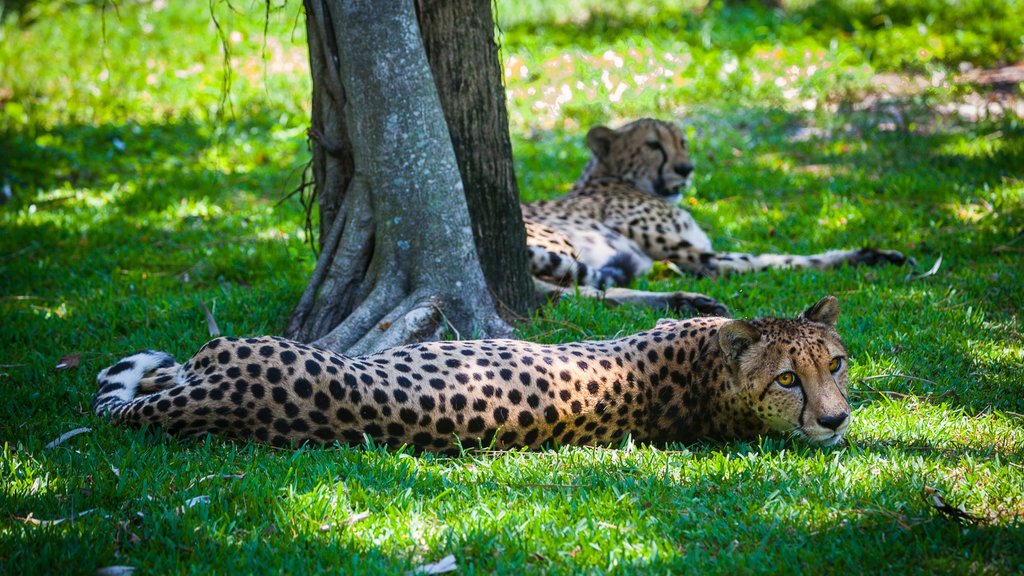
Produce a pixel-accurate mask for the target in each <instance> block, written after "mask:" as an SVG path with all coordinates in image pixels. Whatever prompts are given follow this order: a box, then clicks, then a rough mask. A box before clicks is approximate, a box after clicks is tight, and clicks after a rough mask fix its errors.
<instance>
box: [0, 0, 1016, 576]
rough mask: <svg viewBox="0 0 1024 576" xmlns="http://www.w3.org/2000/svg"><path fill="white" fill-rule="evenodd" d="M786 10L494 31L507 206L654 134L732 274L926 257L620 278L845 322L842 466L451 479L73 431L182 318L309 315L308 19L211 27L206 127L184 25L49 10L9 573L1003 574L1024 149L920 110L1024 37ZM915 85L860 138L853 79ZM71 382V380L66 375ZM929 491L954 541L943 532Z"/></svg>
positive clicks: (595, 470)
mask: <svg viewBox="0 0 1024 576" xmlns="http://www.w3.org/2000/svg"><path fill="white" fill-rule="evenodd" d="M784 4H785V5H787V6H788V7H789V11H771V10H765V9H762V8H761V7H760V6H759V5H757V3H750V5H749V6H748V5H746V4H743V5H740V4H735V3H729V5H725V4H721V3H718V2H711V3H707V2H702V1H701V2H691V1H689V0H684V1H681V2H676V1H669V2H662V3H653V4H652V3H636V2H627V3H619V4H616V5H615V6H610V5H608V3H600V2H591V1H589V0H587V1H584V2H563V3H558V2H555V3H551V2H527V3H515V5H514V6H513V5H512V4H511V3H507V2H500V3H499V4H498V16H499V24H500V25H501V28H502V30H503V33H502V34H501V35H499V40H500V42H501V44H502V53H501V54H502V61H503V65H504V69H505V82H506V89H507V93H508V97H509V110H510V121H511V131H512V138H513V144H514V149H515V156H516V157H515V160H516V169H517V175H518V178H519V182H520V187H521V190H522V196H523V198H524V199H525V200H532V199H538V198H549V197H553V196H557V195H559V194H561V193H564V192H565V191H567V190H568V189H569V187H570V186H571V182H572V181H573V180H574V179H575V176H576V175H577V174H578V173H579V172H580V171H581V170H582V167H583V165H584V164H585V162H586V159H587V156H588V152H587V150H586V148H585V146H584V144H583V135H584V133H585V131H586V129H587V128H589V127H590V126H592V125H593V124H595V123H599V122H600V123H611V124H616V123H618V122H620V121H622V120H628V119H632V118H634V117H637V116H656V117H661V118H666V119H674V120H677V121H680V122H682V123H683V124H684V125H685V128H686V130H687V134H688V136H689V138H690V142H691V145H692V150H693V152H692V153H693V157H694V160H695V161H696V164H697V174H696V177H695V185H694V187H693V188H691V189H690V190H688V191H687V192H686V198H685V200H684V202H685V206H687V207H688V208H689V209H690V210H691V211H692V212H693V213H694V215H695V216H696V217H697V219H698V221H699V222H701V224H702V225H703V226H704V227H705V228H706V229H707V230H708V232H709V234H710V235H711V237H712V239H713V241H714V243H715V245H716V246H717V247H718V248H720V249H723V250H744V251H793V252H816V251H823V250H828V249H831V248H837V247H859V246H863V245H867V244H870V245H875V246H879V247H885V248H895V249H899V250H903V251H905V252H907V253H909V254H910V255H912V256H914V257H915V258H916V259H917V260H918V262H919V265H918V267H917V268H916V269H915V270H914V271H915V272H918V273H920V272H924V271H926V270H927V269H928V268H930V267H931V266H932V264H933V263H935V262H936V261H937V259H938V257H939V256H942V259H943V260H942V265H941V266H940V267H939V268H938V270H937V271H936V273H935V274H933V275H930V276H926V277H915V276H911V275H910V272H911V270H908V269H905V268H879V269H839V270H834V271H828V272H821V271H804V272H793V271H771V272H765V273H762V274H757V275H749V276H736V277H729V278H722V279H714V280H712V279H700V280H697V279H692V278H685V277H676V276H674V275H672V274H671V273H669V272H667V271H664V270H663V271H661V272H659V273H658V274H656V275H653V276H652V277H650V278H642V279H638V280H637V281H636V282H635V284H634V285H635V287H637V288H642V289H653V290H689V291H697V292H704V293H707V294H709V295H712V296H714V297H716V298H718V299H720V300H722V301H724V302H726V303H727V304H728V305H729V306H730V308H731V309H732V310H733V312H734V313H735V314H736V315H739V316H743V317H750V316H760V315H793V314H795V313H797V312H798V311H800V310H801V309H803V308H804V307H806V306H807V305H809V304H810V303H812V302H814V301H815V300H817V298H819V297H820V296H821V295H823V294H826V293H832V294H836V295H837V296H838V297H839V298H840V300H841V302H842V313H841V315H840V320H839V328H840V331H841V332H842V334H843V337H844V341H845V343H846V345H847V347H848V349H849V352H850V355H851V360H852V362H851V381H852V387H853V391H852V393H851V399H852V401H853V404H854V418H855V425H854V426H853V428H851V432H850V439H851V443H850V445H849V446H845V447H840V448H837V449H833V450H816V449H812V448H808V447H806V446H803V445H801V444H799V443H796V442H790V441H784V440H777V439H763V440H760V441H754V442H737V443H731V444H717V443H699V444H695V445H691V446H669V447H658V448H654V447H648V446H638V445H635V444H634V443H633V442H632V441H627V442H624V443H623V444H622V445H621V446H612V447H603V448H595V447H584V448H580V447H565V448H561V449H559V450H555V451H543V452H510V453H498V454H480V453H467V454H465V455H463V456H460V457H458V458H440V457H435V456H431V455H421V456H413V455H410V454H408V453H395V452H387V451H384V450H381V449H379V448H355V449H347V448H346V449H304V450H299V451H279V450H272V449H269V448H266V447H260V446H254V445H241V444H233V443H228V442H224V441H222V440H220V439H216V438H207V439H201V440H182V439H173V438H166V437H164V436H162V435H161V434H159V433H156V432H147V431H137V430H126V429H121V428H115V427H111V426H109V425H107V424H105V423H103V422H101V421H98V420H97V419H95V418H94V417H93V415H92V414H91V412H90V410H89V405H90V402H91V400H92V395H93V393H94V390H95V382H94V378H95V374H96V372H97V371H98V370H99V369H100V368H102V367H104V366H106V365H108V364H110V363H111V362H113V361H115V360H116V359H117V358H118V357H119V356H120V355H122V354H124V353H127V352H131V351H133V350H138V349H145V348H159V349H164V350H167V351H168V352H171V353H172V354H174V355H176V356H177V357H178V358H185V357H187V356H189V355H190V354H192V353H193V352H194V351H195V350H196V349H197V348H198V347H199V346H200V345H201V344H202V343H203V341H204V340H205V339H206V338H207V337H208V332H207V326H206V321H205V318H204V316H203V313H202V311H201V308H200V307H199V302H203V303H205V304H206V305H207V306H208V307H209V308H210V309H211V310H212V311H213V313H214V315H215V317H216V319H217V322H218V324H219V326H220V328H221V330H222V331H223V332H224V333H225V334H228V335H238V336H241V335H252V334H267V333H271V334H272V333H280V331H281V330H282V327H283V326H284V323H285V320H286V318H287V315H288V312H289V311H290V309H291V307H292V305H293V304H294V303H295V302H296V301H297V300H298V298H299V295H300V294H301V291H302V289H303V288H304V285H305V278H306V277H307V276H308V274H309V273H310V271H311V270H312V266H313V258H312V254H311V251H310V249H309V247H308V245H307V244H306V242H305V240H306V239H305V237H304V232H303V215H302V210H301V207H300V206H299V205H298V203H297V202H296V201H294V200H289V201H285V202H280V200H281V199H282V198H283V197H284V196H285V195H286V194H287V193H288V192H289V191H290V190H291V189H293V188H294V187H295V185H296V184H297V183H298V180H299V175H300V173H301V170H302V167H303V166H304V164H305V162H306V161H307V159H308V154H309V153H308V150H307V147H306V144H305V130H306V125H307V123H308V116H309V108H310V106H309V78H308V63H307V60H306V55H305V40H304V26H303V22H302V19H301V13H300V11H301V6H300V5H299V4H291V3H289V4H285V6H284V8H280V9H279V8H277V7H276V6H272V10H271V20H270V23H269V26H268V34H267V36H266V38H264V36H263V29H264V28H263V11H264V10H265V8H266V6H265V5H264V4H261V3H254V4H252V5H232V6H228V5H227V4H222V3H215V4H214V7H213V11H214V14H216V16H217V20H218V22H219V24H220V26H221V29H222V31H223V38H224V41H226V42H227V43H228V46H229V48H230V51H231V54H230V59H231V60H230V64H231V65H230V69H231V71H232V74H231V88H230V91H229V92H227V96H228V97H227V99H225V92H224V89H223V88H224V80H225V75H224V72H225V68H224V64H223V54H222V52H221V51H220V46H221V38H220V37H219V36H218V33H217V30H216V25H214V24H213V23H212V21H211V16H210V11H209V8H208V7H207V6H206V5H205V4H201V5H193V4H190V3H171V2H159V1H158V2H144V3H118V6H117V9H116V10H114V9H113V8H112V5H111V4H109V3H108V4H105V6H107V8H106V12H105V14H106V31H105V33H104V26H103V18H102V16H101V15H102V13H103V12H102V11H101V10H100V8H98V7H90V6H86V7H65V9H64V10H58V9H56V8H52V6H53V5H51V4H48V3H45V2H44V3H42V4H37V5H36V6H35V7H33V8H31V9H30V10H36V11H37V12H30V14H35V15H36V16H38V17H39V19H38V20H37V21H36V22H35V23H34V24H32V25H31V26H29V27H27V28H19V27H18V26H17V25H15V22H14V21H13V20H11V21H8V22H5V23H3V24H2V25H0V186H6V187H8V188H9V189H10V190H11V193H12V197H11V199H10V200H9V201H8V202H7V203H6V204H4V205H3V206H2V207H0V228H2V230H3V233H2V234H0V278H2V282H0V318H2V319H3V320H2V326H3V330H2V331H0V344H2V346H0V349H3V350H4V353H3V355H2V357H0V386H3V389H4V393H5V396H6V398H7V402H5V403H3V404H2V405H0V443H2V444H3V450H2V452H0V510H3V511H4V515H3V516H0V562H2V566H3V567H4V568H3V569H4V571H10V572H12V573H46V572H55V571H61V572H66V571H72V572H75V571H78V572H86V573H92V572H95V570H96V569H97V568H100V567H103V566H108V565H113V564H122V565H130V566H135V567H136V568H138V569H139V570H141V571H150V572H154V573H167V572H180V573H184V572H190V573H191V572H203V573H210V572H232V573H269V572H284V573H296V574H297V573H312V572H341V573H387V574H394V573H405V572H406V571H408V570H411V569H413V568H414V567H415V566H418V565H421V564H423V563H425V562H432V561H436V560H439V559H441V558H442V557H444V556H445V555H447V554H453V555H454V556H455V557H456V560H457V563H458V566H459V571H460V573H463V574H476V573H488V574H490V573H495V572H501V573H509V572H528V573H604V572H616V571H618V572H622V573H634V572H639V573H701V574H704V573H753V572H759V573H763V572H769V573H778V572H786V573H796V572H821V571H823V570H824V571H826V572H837V573H871V572H887V573H903V572H929V573H930V572H943V573H944V572H985V571H989V572H997V573H1007V572H1013V571H1020V570H1024V565H1022V564H1021V558H1024V545H1022V542H1024V526H1022V523H1021V515H1022V513H1024V489H1022V486H1024V460H1022V454H1024V420H1022V417H1021V416H1020V414H1022V413H1024V388H1022V386H1024V379H1022V378H1021V367H1022V366H1024V340H1022V338H1021V332H1022V328H1021V324H1020V317H1019V315H1020V311H1021V310H1022V309H1024V290H1022V289H1021V286H1022V282H1024V270H1022V268H1021V267H1020V258H1021V252H1022V250H1024V242H1022V241H1021V230H1022V229H1024V228H1022V227H1024V186H1022V181H1021V172H1020V166H1021V165H1024V145H1022V142H1024V138H1022V125H1021V120H1020V119H1017V118H1013V117H992V118H988V119H985V120H983V121H980V122H976V123H972V122H965V121H963V120H962V119H960V118H959V117H958V116H956V115H955V114H954V115H946V116H942V117H939V116H937V115H936V114H935V113H934V110H935V106H937V105H940V104H947V103H950V102H954V103H955V102H956V98H958V97H959V96H961V95H962V93H965V92H966V93H969V92H970V91H971V90H973V89H972V88H970V87H964V88H960V89H957V90H953V89H952V82H953V79H954V78H955V77H956V75H957V73H958V70H959V64H960V62H961V61H969V62H971V63H972V64H974V65H976V66H990V65H996V64H999V63H1000V62H1001V61H1003V60H1007V61H1015V60H1016V59H1019V57H1020V54H1021V50H1022V47H1021V45H1020V44H1019V30H1020V25H1019V24H1020V22H1021V20H1020V18H1021V16H1020V15H1021V14H1024V11H1022V10H1020V6H1019V2H1016V1H1015V0H1006V1H1000V2H983V3H982V2H973V1H972V2H964V3H953V2H939V3H931V2H916V1H915V2H909V3H908V2H876V3H863V2H847V1H845V0H840V1H837V2H814V1H801V2H795V1H792V2H785V3H784ZM972 14H975V15H978V18H975V19H973V20H972V19H970V18H968V16H970V15H972ZM297 18H298V19H297ZM966 20H971V22H970V23H971V26H970V27H964V26H962V22H963V21H966ZM921 26H923V27H924V29H923V30H924V31H923V32H922V31H921V30H922V28H921ZM1014 34H1015V35H1014ZM1008 39H1009V40H1008ZM55 46H59V47H61V48H60V49H59V50H58V49H55V48H54V47H55ZM906 69H909V70H911V71H913V72H914V73H915V74H921V75H922V77H923V78H925V80H924V81H923V84H922V86H924V87H923V88H922V87H919V88H915V89H914V90H911V91H910V92H911V93H909V94H904V93H895V96H898V98H897V99H896V103H895V104H894V105H895V106H899V107H900V108H899V109H900V110H901V113H902V114H904V115H905V117H904V121H903V122H902V124H901V123H898V122H896V121H895V120H894V118H893V117H892V115H891V113H890V112H886V111H885V110H877V109H871V108H864V106H861V104H862V102H863V100H862V99H863V98H864V97H865V96H893V94H889V93H888V92H886V90H888V89H887V88H879V86H878V84H876V83H875V82H874V81H873V80H872V77H873V75H875V74H876V73H878V72H893V71H897V72H898V71H904V70H906ZM915 85H916V84H915ZM1018 93H1019V92H1018ZM658 316H659V314H658V313H655V312H653V311H650V310H642V309H637V308H632V307H622V308H618V309H610V308H608V307H606V306H603V305H601V304H600V303H597V302H593V301H584V302H577V303H568V302H563V303H560V304H558V305H555V306H549V307H545V308H543V309H541V310H540V311H538V312H537V313H536V314H535V316H534V317H532V318H531V319H530V320H529V321H528V322H524V323H522V324H521V325H520V326H519V335H520V336H521V337H523V338H528V339H531V340H535V341H540V342H550V343H558V342H566V341H572V340H580V339H597V338H610V337H614V336H618V335H622V334H627V333H630V332H634V331H638V330H642V329H645V328H648V327H650V326H651V325H653V323H654V322H655V321H656V320H657V318H658ZM71 353H81V365H80V366H78V367H76V368H72V369H69V370H65V371H56V370H55V366H56V365H57V363H58V361H60V359H61V358H62V357H63V356H64V355H66V354H71ZM82 426H87V427H91V428H92V429H93V430H92V431H91V432H89V433H86V434H83V435H80V436H77V437H75V438H72V439H71V440H68V441H67V442H66V443H64V444H62V445H60V446H58V447H56V448H52V449H46V448H44V446H45V445H46V444H47V443H48V442H50V441H52V440H53V439H55V438H56V437H57V436H59V435H60V434H61V433H63V432H66V431H68V430H70V429H72V428H77V427H82ZM926 487H931V488H936V489H938V490H939V491H940V494H941V495H942V498H944V501H945V502H946V503H948V504H949V505H951V506H962V507H963V508H964V509H965V510H967V511H968V512H970V513H971V514H973V515H975V516H976V519H975V520H971V521H968V522H966V523H964V524H958V523H956V522H954V521H953V520H951V519H949V518H948V517H946V516H945V515H943V514H942V513H941V512H939V511H938V510H937V509H936V508H935V507H934V506H933V504H932V503H931V502H929V501H927V500H925V499H924V498H923V497H922V494H924V493H925V492H924V491H925V489H926ZM190 502H191V503H193V504H194V505H193V506H191V507H188V504H189V503H190ZM83 513H84V514H83ZM58 520H60V522H59V523H54V522H55V521H58Z"/></svg>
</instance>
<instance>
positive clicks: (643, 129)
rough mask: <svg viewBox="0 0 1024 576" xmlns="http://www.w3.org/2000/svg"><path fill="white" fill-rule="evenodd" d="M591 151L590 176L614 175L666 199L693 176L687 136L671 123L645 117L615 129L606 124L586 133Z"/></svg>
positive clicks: (673, 197)
mask: <svg viewBox="0 0 1024 576" xmlns="http://www.w3.org/2000/svg"><path fill="white" fill-rule="evenodd" d="M587 147H588V148H590V151H591V152H593V154H594V158H593V161H592V170H593V172H592V173H591V175H592V177H595V178H601V177H616V178H622V179H623V180H625V181H627V182H629V183H631V184H633V185H634V186H636V187H638V188H640V189H641V190H643V191H645V192H648V193H650V194H653V195H654V196H656V197H658V198H662V199H664V200H665V201H668V202H678V201H679V194H680V190H681V189H682V188H684V187H686V186H689V185H690V181H691V180H692V179H693V163H692V162H691V161H690V155H689V153H688V152H687V147H686V136H684V135H683V133H682V131H681V130H680V129H679V127H678V126H676V125H675V124H672V123H670V122H662V121H660V120H652V119H650V118H644V119H642V120H636V121H634V122H630V123H629V124H626V125H625V126H623V127H621V128H619V129H618V130H612V129H611V128H607V127H605V126H597V127H595V128H591V129H590V131H589V132H587Z"/></svg>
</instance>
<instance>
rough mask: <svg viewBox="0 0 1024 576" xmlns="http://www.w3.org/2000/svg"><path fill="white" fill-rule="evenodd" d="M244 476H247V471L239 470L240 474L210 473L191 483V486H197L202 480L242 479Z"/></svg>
mask: <svg viewBox="0 0 1024 576" xmlns="http://www.w3.org/2000/svg"><path fill="white" fill-rule="evenodd" d="M242 478H245V472H239V473H238V474H209V475H207V476H203V477H202V478H200V479H199V480H196V481H194V482H192V483H191V484H189V487H190V488H191V487H192V486H195V485H196V484H199V483H200V482H206V481H207V480H216V479H219V480H241V479H242Z"/></svg>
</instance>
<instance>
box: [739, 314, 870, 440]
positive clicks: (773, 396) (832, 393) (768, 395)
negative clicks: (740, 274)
mask: <svg viewBox="0 0 1024 576" xmlns="http://www.w3.org/2000/svg"><path fill="white" fill-rule="evenodd" d="M838 314H839V302H838V301H837V300H836V299H835V298H834V297H832V296H826V297H825V298H822V299H821V300H820V301H819V302H818V303H817V304H815V305H814V306H812V307H811V308H809V309H808V310H806V311H805V312H804V313H802V314H801V315H800V316H798V317H797V318H796V319H795V320H770V319H768V320H756V321H754V322H742V321H733V322H729V323H727V324H725V325H723V326H722V328H721V329H720V330H719V343H720V344H721V346H722V350H723V352H725V356H726V358H727V359H728V360H727V361H728V362H730V363H731V364H732V368H733V370H734V373H735V374H737V375H738V377H739V380H740V390H741V391H742V392H741V393H740V394H741V395H742V397H741V398H740V401H741V402H744V403H745V404H746V405H747V406H748V407H750V408H751V409H752V411H753V412H754V413H755V414H756V415H757V417H758V418H760V419H761V420H762V422H763V424H764V425H765V426H766V427H767V428H768V429H769V430H771V431H772V432H775V433H777V434H781V435H794V436H798V437H801V438H803V439H805V440H807V441H808V442H810V443H812V444H816V445H821V446H832V445H834V444H837V443H838V442H839V441H840V440H842V438H843V434H844V433H845V432H846V430H847V428H849V426H850V420H851V418H850V405H849V403H848V402H847V399H846V388H847V385H848V383H849V379H848V376H847V370H846V369H847V356H846V350H845V349H844V348H843V345H842V342H841V341H840V340H839V335H838V334H837V333H836V330H835V322H836V318H837V316H838Z"/></svg>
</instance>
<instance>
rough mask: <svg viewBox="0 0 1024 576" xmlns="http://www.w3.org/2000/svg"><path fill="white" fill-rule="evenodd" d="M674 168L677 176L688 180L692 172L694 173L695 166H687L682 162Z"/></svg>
mask: <svg viewBox="0 0 1024 576" xmlns="http://www.w3.org/2000/svg"><path fill="white" fill-rule="evenodd" d="M673 168H675V170H676V174H679V175H680V176H682V177H683V178H686V177H687V176H689V175H690V172H693V164H686V163H685V162H680V163H679V164H676V165H675V166H673Z"/></svg>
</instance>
